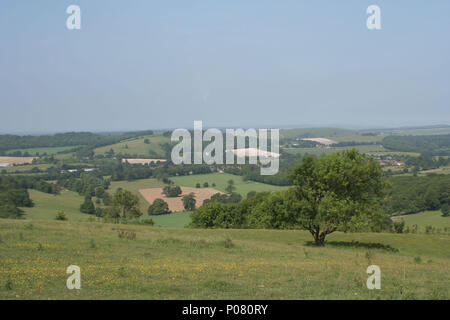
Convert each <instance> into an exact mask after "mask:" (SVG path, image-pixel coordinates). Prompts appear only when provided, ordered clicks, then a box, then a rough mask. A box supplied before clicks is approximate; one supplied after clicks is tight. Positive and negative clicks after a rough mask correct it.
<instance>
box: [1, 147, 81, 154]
mask: <svg viewBox="0 0 450 320" xmlns="http://www.w3.org/2000/svg"><path fill="white" fill-rule="evenodd" d="M77 147H78V146H66V147H41V148H25V149H13V150H8V152H7V154H12V153H14V152H17V151H20V152H22V154H23V153H25V152H28V153H29V154H30V155H31V156H39V155H43V154H44V153H46V154H47V155H49V156H50V155H55V154H57V153H58V152H62V151H68V150H72V149H75V148H77Z"/></svg>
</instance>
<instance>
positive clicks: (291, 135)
mask: <svg viewBox="0 0 450 320" xmlns="http://www.w3.org/2000/svg"><path fill="white" fill-rule="evenodd" d="M357 134H358V131H356V130H349V129H340V128H299V129H281V130H280V137H281V138H286V139H295V138H325V137H326V138H330V137H341V136H352V135H357Z"/></svg>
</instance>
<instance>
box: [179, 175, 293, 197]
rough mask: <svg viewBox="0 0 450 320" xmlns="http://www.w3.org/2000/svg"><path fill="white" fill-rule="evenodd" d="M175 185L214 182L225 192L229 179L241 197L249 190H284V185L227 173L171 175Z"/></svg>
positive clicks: (186, 185)
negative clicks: (244, 178) (280, 185)
mask: <svg viewBox="0 0 450 320" xmlns="http://www.w3.org/2000/svg"><path fill="white" fill-rule="evenodd" d="M170 180H172V181H173V182H174V183H175V184H176V185H179V186H185V187H195V185H196V184H197V183H200V184H201V185H202V186H203V183H204V182H208V184H209V186H210V187H212V184H213V183H215V184H216V186H215V187H214V188H216V189H217V190H220V191H222V192H225V188H226V187H227V185H228V181H229V180H233V181H234V186H235V187H236V190H235V192H237V193H239V194H240V195H241V196H242V197H244V198H245V197H246V196H247V193H249V192H250V191H256V192H263V191H279V190H284V189H286V187H279V186H273V185H270V184H264V183H260V182H254V181H244V180H243V179H242V177H241V176H236V175H232V174H228V173H210V174H197V175H189V176H179V177H171V178H170Z"/></svg>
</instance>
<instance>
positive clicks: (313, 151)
mask: <svg viewBox="0 0 450 320" xmlns="http://www.w3.org/2000/svg"><path fill="white" fill-rule="evenodd" d="M352 148H355V149H358V150H359V151H361V152H365V153H373V154H378V153H379V152H385V151H386V149H385V148H383V146H381V145H361V146H351V147H330V148H283V150H284V151H286V152H288V153H290V154H298V155H302V156H304V155H306V154H308V155H315V156H321V155H324V154H329V153H333V152H340V151H343V150H348V149H352Z"/></svg>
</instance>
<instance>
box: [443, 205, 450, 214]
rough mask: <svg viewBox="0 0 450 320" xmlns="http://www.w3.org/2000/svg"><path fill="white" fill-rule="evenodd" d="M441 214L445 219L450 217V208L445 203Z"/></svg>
mask: <svg viewBox="0 0 450 320" xmlns="http://www.w3.org/2000/svg"><path fill="white" fill-rule="evenodd" d="M441 212H442V216H443V217H448V216H449V215H450V206H449V205H448V203H444V204H443V205H442V207H441Z"/></svg>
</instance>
